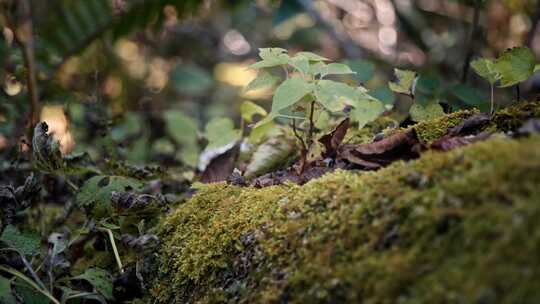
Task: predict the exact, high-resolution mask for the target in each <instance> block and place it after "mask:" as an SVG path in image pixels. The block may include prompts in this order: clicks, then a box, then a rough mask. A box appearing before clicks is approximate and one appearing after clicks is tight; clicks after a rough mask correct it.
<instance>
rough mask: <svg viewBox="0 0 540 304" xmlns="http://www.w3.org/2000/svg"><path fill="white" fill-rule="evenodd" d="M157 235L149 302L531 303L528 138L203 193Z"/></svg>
mask: <svg viewBox="0 0 540 304" xmlns="http://www.w3.org/2000/svg"><path fill="white" fill-rule="evenodd" d="M535 114H538V113H535ZM502 115H504V113H499V114H498V115H496V116H495V118H494V121H495V123H496V124H497V125H498V126H499V125H504V124H505V123H506V122H507V121H509V120H508V119H502V118H501V117H502ZM509 115H510V114H509ZM497 119H500V121H498V120H497ZM452 124H453V123H452ZM509 124H511V123H510V122H509ZM453 125H455V124H453ZM509 128H515V126H509ZM425 139H426V141H429V140H431V139H432V138H431V137H430V136H428V137H426V138H425ZM161 237H162V242H163V243H162V247H161V252H160V259H161V261H162V263H161V265H160V268H159V270H158V274H157V277H156V281H155V282H154V284H153V295H154V296H155V299H156V300H157V301H158V302H160V303H186V302H199V303H219V302H241V303H318V302H320V303H540V137H539V136H532V137H528V138H521V139H510V138H507V137H504V136H494V137H492V138H491V139H489V140H486V141H483V142H478V143H475V144H471V145H469V146H465V147H462V148H458V149H455V150H452V151H450V152H445V153H442V152H432V151H428V152H425V153H423V154H422V156H421V157H420V158H419V159H417V160H414V161H409V162H396V163H393V164H392V165H390V166H388V167H386V168H384V169H381V170H378V171H375V172H361V173H359V172H350V171H349V172H345V171H338V172H335V173H332V174H327V175H325V176H323V177H322V178H319V179H316V180H313V181H311V182H309V183H307V184H305V185H303V186H298V185H293V184H288V185H282V186H274V187H267V188H263V189H253V188H241V187H236V186H232V185H227V184H224V183H221V184H213V185H209V186H206V187H204V188H203V189H201V191H200V192H199V193H198V194H196V195H195V196H194V197H193V198H192V199H191V200H189V201H188V202H186V203H185V204H183V205H181V206H179V207H178V208H177V209H176V210H175V211H174V212H173V213H171V214H170V215H169V216H168V217H166V218H165V219H164V220H163V221H162V226H161Z"/></svg>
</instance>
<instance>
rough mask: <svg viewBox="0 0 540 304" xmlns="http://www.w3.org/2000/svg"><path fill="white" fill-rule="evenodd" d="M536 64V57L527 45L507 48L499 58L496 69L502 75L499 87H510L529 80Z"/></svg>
mask: <svg viewBox="0 0 540 304" xmlns="http://www.w3.org/2000/svg"><path fill="white" fill-rule="evenodd" d="M535 66H536V57H535V56H534V53H533V52H532V51H531V50H530V49H529V48H527V47H515V48H512V49H508V50H506V51H505V52H504V53H503V54H502V55H501V56H500V57H499V58H497V60H495V69H496V71H497V72H498V73H499V75H500V80H501V84H500V85H499V87H501V88H504V87H509V86H513V85H515V84H517V83H520V82H522V81H525V80H527V78H529V77H530V76H531V75H532V74H533V73H534V68H535Z"/></svg>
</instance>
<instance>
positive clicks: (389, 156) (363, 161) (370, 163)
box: [338, 129, 419, 170]
mask: <svg viewBox="0 0 540 304" xmlns="http://www.w3.org/2000/svg"><path fill="white" fill-rule="evenodd" d="M418 144H419V141H418V138H417V136H416V134H415V133H414V131H413V130H412V129H409V130H406V131H403V132H399V133H396V134H394V135H391V136H389V137H387V138H384V139H382V140H380V141H376V142H372V143H369V144H363V145H346V146H342V147H341V148H340V149H339V151H338V155H339V157H340V158H342V159H344V160H346V161H348V162H349V163H351V164H353V165H356V166H359V167H360V168H362V169H367V170H373V169H377V168H379V167H381V166H386V165H388V164H390V163H391V162H393V161H396V160H399V159H412V158H416V157H418V152H417V151H416V146H417V145H418Z"/></svg>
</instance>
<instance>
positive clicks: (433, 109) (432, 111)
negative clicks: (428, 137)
mask: <svg viewBox="0 0 540 304" xmlns="http://www.w3.org/2000/svg"><path fill="white" fill-rule="evenodd" d="M409 114H410V115H411V119H412V120H413V121H416V122H421V121H425V120H430V119H434V118H437V117H440V116H443V115H444V110H443V108H442V106H441V105H440V104H439V103H438V102H437V101H431V102H429V103H428V104H427V105H426V106H425V107H424V106H422V105H420V104H418V103H414V104H413V105H412V106H411V108H410V109H409Z"/></svg>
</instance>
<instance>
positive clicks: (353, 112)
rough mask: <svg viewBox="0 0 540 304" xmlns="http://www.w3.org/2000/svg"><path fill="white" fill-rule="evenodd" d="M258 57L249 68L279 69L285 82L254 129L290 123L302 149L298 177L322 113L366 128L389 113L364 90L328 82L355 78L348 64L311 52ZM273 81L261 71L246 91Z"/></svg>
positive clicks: (270, 51)
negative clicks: (340, 77) (284, 121)
mask: <svg viewBox="0 0 540 304" xmlns="http://www.w3.org/2000/svg"><path fill="white" fill-rule="evenodd" d="M259 56H260V57H261V59H262V60H261V61H259V62H256V63H254V64H252V65H251V66H250V68H252V69H268V68H275V67H280V68H281V69H282V70H283V71H284V74H285V75H284V76H285V80H284V81H282V82H281V83H280V84H279V85H278V87H277V88H276V89H275V91H274V94H273V98H272V109H271V111H270V113H269V114H268V116H266V117H265V118H264V119H263V120H261V121H259V122H258V123H257V124H256V125H255V129H254V130H256V129H257V128H259V127H262V126H264V125H266V124H269V123H271V122H272V121H273V120H274V119H276V118H282V119H287V120H290V125H291V127H292V130H293V133H294V134H295V136H296V138H297V140H298V141H299V142H300V145H301V147H300V158H301V159H300V166H299V173H302V172H303V171H304V169H305V168H306V164H307V162H308V152H309V151H310V150H312V149H311V148H312V146H313V144H314V143H315V140H314V132H315V123H316V121H315V118H317V117H321V112H328V113H332V114H335V115H339V116H349V117H350V119H351V121H353V122H355V123H358V125H359V126H360V127H363V126H364V125H365V124H367V123H369V122H371V121H373V120H375V119H376V118H377V117H379V116H380V115H381V114H382V113H383V112H384V111H385V110H386V108H385V106H384V104H383V103H382V102H381V101H380V100H378V99H376V98H374V97H372V96H370V95H369V94H368V93H367V90H366V89H365V88H363V87H362V86H358V87H354V86H350V85H348V84H346V83H342V82H338V81H334V80H330V79H325V78H326V77H327V76H329V75H352V74H355V72H353V71H352V70H351V68H350V67H349V66H347V65H346V64H343V63H327V62H328V61H329V60H328V59H327V58H325V57H322V56H319V55H317V54H314V53H311V52H299V53H297V54H296V55H294V56H293V57H291V56H289V55H288V53H287V51H286V50H284V49H280V48H263V49H260V50H259ZM270 79H272V80H270ZM274 79H275V78H273V76H269V72H268V71H259V75H258V76H257V78H255V80H253V81H252V82H251V83H250V84H248V86H247V89H253V88H258V87H261V86H263V85H264V86H265V87H268V86H270V85H273V80H274ZM349 110H350V111H349ZM349 113H350V114H349ZM299 122H300V123H299ZM324 131H328V130H324Z"/></svg>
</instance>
